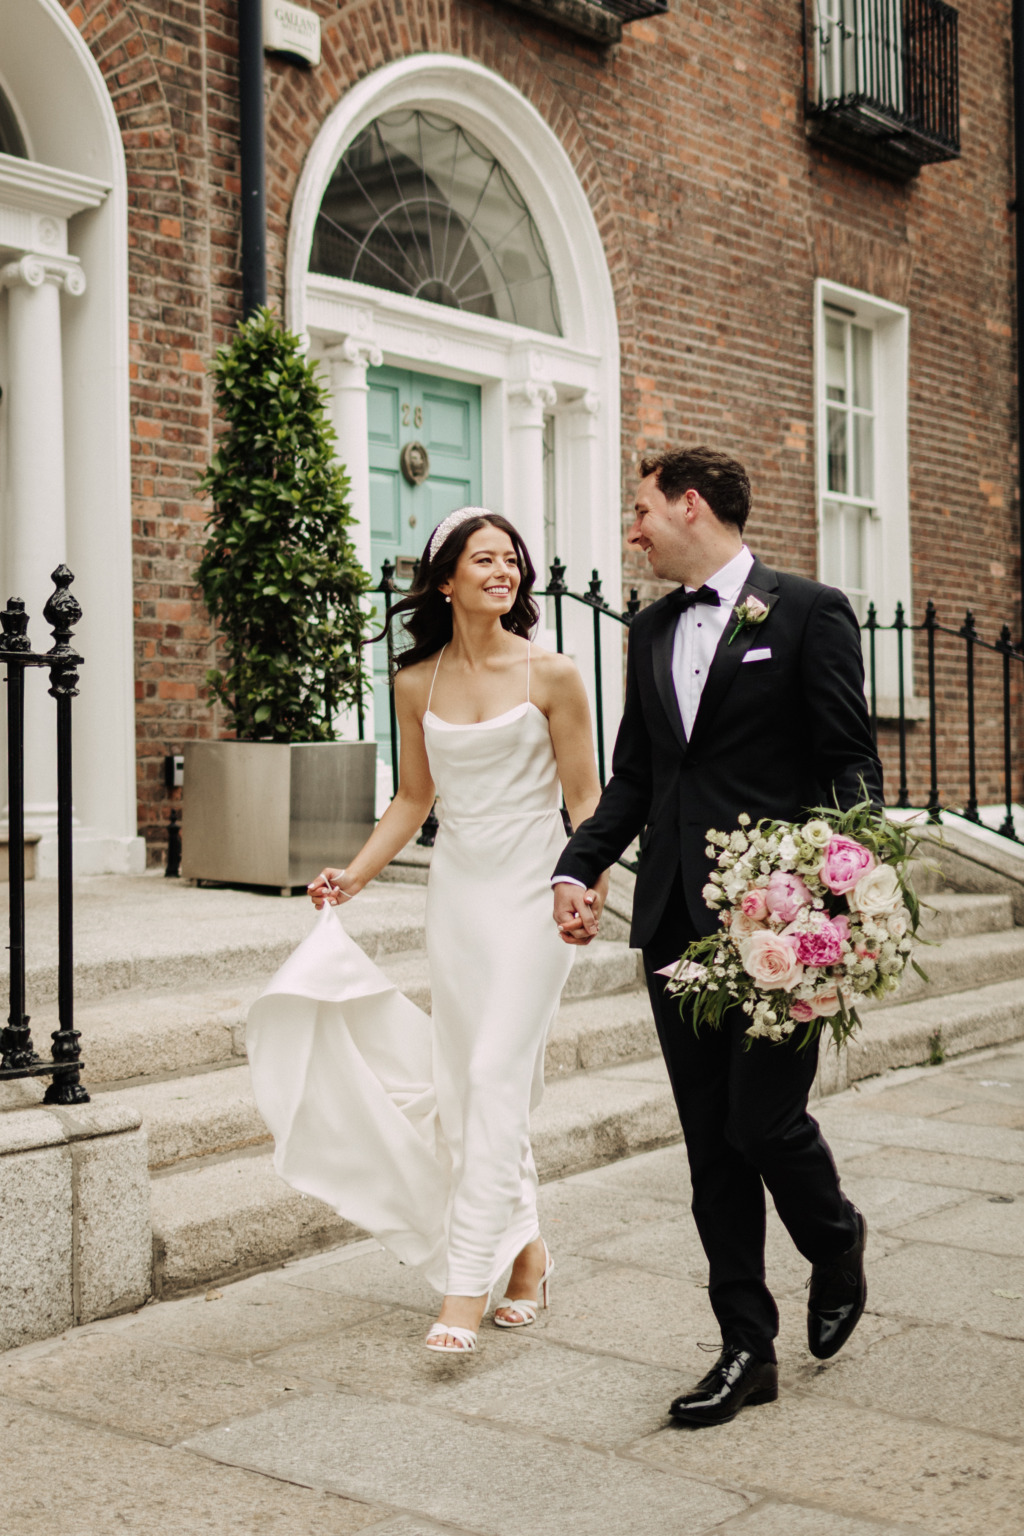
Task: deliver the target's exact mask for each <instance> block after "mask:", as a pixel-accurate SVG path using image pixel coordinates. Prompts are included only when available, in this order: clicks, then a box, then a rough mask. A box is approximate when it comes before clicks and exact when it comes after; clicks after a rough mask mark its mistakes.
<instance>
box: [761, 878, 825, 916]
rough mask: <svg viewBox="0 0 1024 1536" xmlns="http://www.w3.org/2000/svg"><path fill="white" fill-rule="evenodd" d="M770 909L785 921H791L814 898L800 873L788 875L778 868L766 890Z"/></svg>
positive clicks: (766, 898)
mask: <svg viewBox="0 0 1024 1536" xmlns="http://www.w3.org/2000/svg"><path fill="white" fill-rule="evenodd" d="M765 900H766V902H767V905H768V911H769V912H771V913H772V914H773V915H774V916H775V917H777V918H779V920H780V921H781V922H783V923H791V922H792V921H793V919H794V918H795V917H796V916H797V914H798V913H799V912H802V911H803V910H804V908H805V907H809V906H810V905H811V902H812V901H813V900H814V898H813V896H812V895H811V893H810V891H809V890H808V889H807V886H806V885H805V884H804V882H803V881H802V880H801V878H800V876H799V875H787V874H786V873H785V872H784V871H783V870H781V869H777V870H776V871H775V873H774V874H773V875H772V876H771V877H770V879H769V881H768V886H767V889H766V891H765Z"/></svg>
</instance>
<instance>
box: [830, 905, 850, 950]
mask: <svg viewBox="0 0 1024 1536" xmlns="http://www.w3.org/2000/svg"><path fill="white" fill-rule="evenodd" d="M832 927H833V928H834V929H835V931H836V933H838V935H839V942H840V943H841V944H846V943H848V942H849V938H850V919H849V918H848V917H847V915H846V913H845V912H838V913H837V914H836V916H835V917H834V918H832Z"/></svg>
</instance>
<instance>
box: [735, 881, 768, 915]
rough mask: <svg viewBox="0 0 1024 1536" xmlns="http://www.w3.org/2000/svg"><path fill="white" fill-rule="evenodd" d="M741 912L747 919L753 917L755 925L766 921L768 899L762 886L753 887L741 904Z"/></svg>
mask: <svg viewBox="0 0 1024 1536" xmlns="http://www.w3.org/2000/svg"><path fill="white" fill-rule="evenodd" d="M740 911H741V912H742V913H743V915H744V916H745V917H752V918H753V919H754V922H755V923H763V922H765V921H766V919H767V917H768V898H767V896H766V895H765V892H764V890H763V889H762V888H761V886H759V885H754V886H751V888H750V890H749V891H748V892H747V894H746V895H745V896H744V898H743V900H742V901H741V902H740Z"/></svg>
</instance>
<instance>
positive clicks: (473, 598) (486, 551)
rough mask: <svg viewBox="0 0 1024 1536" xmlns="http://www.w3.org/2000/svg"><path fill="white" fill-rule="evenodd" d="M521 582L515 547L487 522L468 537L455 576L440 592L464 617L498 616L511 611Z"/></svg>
mask: <svg viewBox="0 0 1024 1536" xmlns="http://www.w3.org/2000/svg"><path fill="white" fill-rule="evenodd" d="M521 580H522V572H521V571H520V569H519V556H518V555H517V554H516V550H515V545H514V544H513V543H512V540H511V539H510V538H509V536H508V534H507V533H505V532H504V531H503V530H502V529H501V528H494V527H492V526H491V524H489V523H488V524H487V526H486V527H484V528H478V529H477V530H476V532H475V533H471V534H470V536H469V538H468V539H467V540H466V546H465V548H464V549H463V551H462V554H461V555H460V556H459V562H458V564H457V565H456V567H455V574H454V575H453V576H452V577H451V579H450V580H449V581H446V582H444V583H443V584H442V586H441V588H440V591H441V592H443V593H444V594H445V596H446V597H450V598H451V600H452V606H453V608H454V607H458V608H461V609H462V610H463V611H464V612H465V613H466V614H489V615H497V616H500V615H501V614H505V613H508V612H510V611H511V608H512V605H513V603H514V602H515V600H516V593H517V592H518V590H519V583H520V581H521Z"/></svg>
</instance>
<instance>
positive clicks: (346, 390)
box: [324, 336, 383, 741]
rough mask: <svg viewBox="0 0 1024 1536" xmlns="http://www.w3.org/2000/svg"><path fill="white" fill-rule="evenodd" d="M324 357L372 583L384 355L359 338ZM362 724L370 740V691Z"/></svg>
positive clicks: (348, 733) (347, 727)
mask: <svg viewBox="0 0 1024 1536" xmlns="http://www.w3.org/2000/svg"><path fill="white" fill-rule="evenodd" d="M324 357H325V360H326V362H327V366H328V370H329V377H330V388H331V420H332V422H333V425H334V430H335V432H336V433H337V434H338V447H337V451H338V458H339V460H340V462H341V463H342V464H343V465H344V466H345V472H346V474H347V475H348V478H349V500H350V501H351V504H352V515H353V517H354V518H355V524H354V526H353V528H352V530H351V532H352V543H353V544H354V546H355V551H356V555H357V556H358V558H359V563H360V565H361V566H362V567H363V569H364V570H365V571H367V572H369V575H370V582H371V585H373V586H376V585H377V582H378V581H379V579H380V572H379V571H375V570H374V569H373V565H372V556H371V549H370V533H371V529H370V424H369V419H368V415H367V399H368V397H369V393H370V390H369V385H368V384H367V382H366V370H367V368H371V367H372V368H379V367H380V365H381V362H382V361H383V358H382V354H381V350H380V348H379V347H378V346H377V345H376V343H375V342H372V341H359V340H358V339H357V338H356V337H355V336H348V337H346V339H345V340H344V341H343V342H340V343H338V345H336V346H332V347H329V348H328V349H327V351H326V352H325V354H324ZM374 606H378V607H379V599H378V600H377V602H376V604H375V603H374V601H373V600H372V599H369V600H368V601H367V604H366V607H367V610H369V609H370V608H372V607H374ZM363 726H364V730H365V733H366V739H367V740H368V741H369V740H371V739H372V737H373V732H374V717H373V695H372V693H371V692H370V691H369V690H367V693H366V696H365V699H364V703H363ZM338 730H339V733H340V735H341V736H342V737H343V739H344V740H346V741H354V740H355V739H356V737H357V735H358V730H359V726H358V721H357V718H356V713H355V711H354V710H349V711H348V712H347V713H346V714H345V715H344V716H343V718H342V719H340V720H339V722H338Z"/></svg>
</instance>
